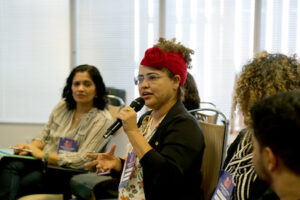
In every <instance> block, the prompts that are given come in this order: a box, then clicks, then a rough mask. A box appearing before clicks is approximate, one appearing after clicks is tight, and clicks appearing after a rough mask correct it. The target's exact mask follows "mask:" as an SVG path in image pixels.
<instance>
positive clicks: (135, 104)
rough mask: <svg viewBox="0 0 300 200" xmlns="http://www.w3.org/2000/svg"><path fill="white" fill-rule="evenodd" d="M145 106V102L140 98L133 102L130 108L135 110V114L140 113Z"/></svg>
mask: <svg viewBox="0 0 300 200" xmlns="http://www.w3.org/2000/svg"><path fill="white" fill-rule="evenodd" d="M144 105H145V100H144V99H143V98H142V97H138V98H136V99H135V100H134V101H132V102H131V104H130V105H129V106H130V107H131V108H133V109H134V110H135V112H138V111H140V110H141V109H142V107H143V106H144Z"/></svg>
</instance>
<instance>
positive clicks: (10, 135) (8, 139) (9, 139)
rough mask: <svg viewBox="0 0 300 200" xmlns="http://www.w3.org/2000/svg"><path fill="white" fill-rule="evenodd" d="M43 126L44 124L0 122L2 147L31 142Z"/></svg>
mask: <svg viewBox="0 0 300 200" xmlns="http://www.w3.org/2000/svg"><path fill="white" fill-rule="evenodd" d="M43 126H44V124H15V123H0V138H1V140H0V148H6V147H9V146H13V145H15V144H19V143H24V142H25V143H29V142H31V139H32V138H33V137H34V136H36V135H37V134H39V133H40V131H41V130H42V128H43Z"/></svg>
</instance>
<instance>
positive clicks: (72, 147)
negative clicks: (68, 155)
mask: <svg viewBox="0 0 300 200" xmlns="http://www.w3.org/2000/svg"><path fill="white" fill-rule="evenodd" d="M77 150H78V144H77V141H76V140H73V139H70V138H60V139H59V146H58V150H57V153H58V154H59V153H62V152H63V151H67V152H77Z"/></svg>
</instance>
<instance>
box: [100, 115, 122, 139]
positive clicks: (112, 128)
mask: <svg viewBox="0 0 300 200" xmlns="http://www.w3.org/2000/svg"><path fill="white" fill-rule="evenodd" d="M121 126H122V121H121V120H120V119H117V120H116V121H115V122H114V123H113V124H112V125H111V126H110V127H109V128H108V129H107V131H106V133H105V134H104V135H103V137H104V138H105V139H107V138H108V137H109V136H110V135H113V134H114V133H115V132H116V131H117V130H118V129H119V128H121Z"/></svg>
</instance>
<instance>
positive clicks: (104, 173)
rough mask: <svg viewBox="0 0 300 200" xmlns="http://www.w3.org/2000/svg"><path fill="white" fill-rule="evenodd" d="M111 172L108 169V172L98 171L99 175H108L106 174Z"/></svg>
mask: <svg viewBox="0 0 300 200" xmlns="http://www.w3.org/2000/svg"><path fill="white" fill-rule="evenodd" d="M109 173H110V171H107V172H100V173H98V174H97V175H98V176H102V175H106V174H109Z"/></svg>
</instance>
